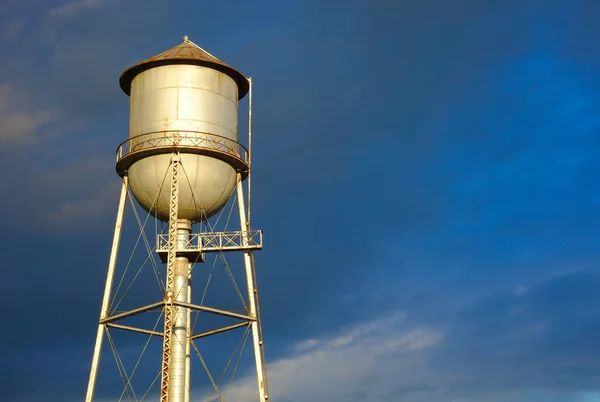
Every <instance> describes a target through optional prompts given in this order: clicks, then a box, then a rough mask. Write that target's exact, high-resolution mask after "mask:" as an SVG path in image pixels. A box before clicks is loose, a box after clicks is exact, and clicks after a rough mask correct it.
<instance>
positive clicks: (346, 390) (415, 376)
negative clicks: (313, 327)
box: [198, 313, 444, 402]
mask: <svg viewBox="0 0 600 402" xmlns="http://www.w3.org/2000/svg"><path fill="white" fill-rule="evenodd" d="M403 317H404V314H402V313H398V314H396V315H392V316H390V317H383V318H379V319H376V320H373V321H368V322H363V323H361V324H359V325H356V326H353V327H351V328H347V329H344V330H342V331H340V332H339V333H337V334H334V335H332V336H329V337H323V338H319V339H308V340H303V341H300V342H298V343H297V344H296V345H295V347H294V348H293V349H294V350H295V351H296V354H295V355H293V356H289V357H285V358H281V359H279V360H276V361H274V362H272V363H270V364H269V365H268V373H269V383H270V384H271V389H270V393H271V398H272V399H275V400H281V401H304V400H316V399H319V400H327V401H342V400H344V401H365V400H366V401H371V400H373V401H375V400H378V401H379V400H392V399H395V397H396V396H397V395H401V394H402V395H405V396H406V399H403V400H406V401H421V400H426V399H422V398H421V397H417V398H415V397H414V395H412V394H413V393H414V392H417V393H419V392H420V391H418V390H426V391H427V392H426V394H430V393H431V395H433V393H435V390H436V388H438V387H441V386H442V385H441V384H436V380H435V376H433V375H432V374H431V372H430V371H429V369H428V367H427V356H428V352H429V349H432V348H434V347H435V346H436V345H438V343H439V342H440V341H441V340H442V339H443V337H444V334H443V333H442V332H439V331H437V330H433V329H428V328H411V327H408V325H407V323H406V322H405V321H404V319H403ZM413 391H414V392H413ZM256 393H257V390H256V379H255V377H254V374H253V372H252V371H251V372H250V374H248V376H247V377H246V378H244V379H243V380H241V381H240V382H239V383H238V386H235V387H233V388H232V389H231V390H230V391H229V393H228V395H227V397H228V398H229V399H231V400H236V401H242V402H244V401H253V400H256ZM420 398H421V399H420ZM198 400H199V401H200V400H206V397H204V398H200V399H198Z"/></svg>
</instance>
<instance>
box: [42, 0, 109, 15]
mask: <svg viewBox="0 0 600 402" xmlns="http://www.w3.org/2000/svg"><path fill="white" fill-rule="evenodd" d="M117 1H119V0H79V1H72V2H70V3H65V4H63V5H62V6H59V7H55V8H52V9H50V11H48V14H50V15H52V16H57V17H64V18H69V17H73V16H74V15H76V14H78V13H79V12H81V11H85V10H89V9H99V8H100V7H102V6H104V5H106V4H109V3H116V2H117Z"/></svg>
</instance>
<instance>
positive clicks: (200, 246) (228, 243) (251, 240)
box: [156, 230, 262, 253]
mask: <svg viewBox="0 0 600 402" xmlns="http://www.w3.org/2000/svg"><path fill="white" fill-rule="evenodd" d="M244 236H247V239H248V243H247V244H246V245H244ZM168 240H169V235H168V234H167V233H165V234H159V235H158V236H157V241H156V251H157V252H159V253H160V252H166V251H167V250H168V247H169V241H168ZM177 241H178V245H177V251H202V252H217V251H237V250H252V249H258V250H260V249H262V230H249V231H237V232H206V233H194V234H191V235H189V238H187V239H185V240H181V239H178V240H177Z"/></svg>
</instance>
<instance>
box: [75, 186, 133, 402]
mask: <svg viewBox="0 0 600 402" xmlns="http://www.w3.org/2000/svg"><path fill="white" fill-rule="evenodd" d="M127 186H128V180H127V176H124V177H123V185H122V186H121V197H120V198H119V208H118V210H117V219H116V223H115V232H114V235H113V242H112V248H111V251H110V258H109V260H108V273H107V274H106V285H105V286H104V297H103V299H102V307H101V309H100V320H102V319H104V318H106V316H107V315H108V307H109V306H108V304H109V302H110V293H111V290H112V284H113V279H114V276H115V265H116V263H117V255H118V253H119V243H120V240H121V228H122V227H123V217H124V215H125V205H126V203H127ZM105 327H106V326H105V325H104V324H98V331H97V332H96V344H95V346H94V355H93V357H92V367H91V370H90V379H89V382H88V387H87V393H86V395H85V401H86V402H92V399H93V398H94V390H95V388H96V377H97V374H98V364H99V363H100V354H101V352H102V340H103V339H104V329H105Z"/></svg>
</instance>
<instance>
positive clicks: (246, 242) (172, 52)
mask: <svg viewBox="0 0 600 402" xmlns="http://www.w3.org/2000/svg"><path fill="white" fill-rule="evenodd" d="M119 83H120V86H121V88H122V90H123V91H124V92H125V93H126V94H127V95H129V96H130V121H129V138H128V139H127V140H126V141H125V142H123V143H122V144H121V145H120V146H119V147H118V149H117V162H116V170H117V173H118V174H119V176H121V178H122V182H123V184H122V189H121V196H120V200H119V205H118V211H117V218H116V225H115V231H114V237H113V243H112V249H111V253H110V258H109V264H108V274H107V278H106V285H105V290H104V297H103V300H102V307H101V312H100V319H99V323H98V331H97V336H96V342H95V347H94V354H93V358H92V365H91V372H90V378H89V383H88V388H87V395H86V402H91V401H92V400H93V397H94V390H95V385H96V378H97V374H98V367H99V361H100V356H101V350H102V343H103V340H104V338H105V336H106V335H108V330H109V328H115V329H118V330H126V331H132V332H137V333H142V334H146V335H149V336H158V337H162V363H161V371H160V382H159V383H160V390H159V393H160V401H161V402H166V401H169V402H188V401H189V400H190V388H191V384H190V362H189V359H190V345H192V346H193V345H194V340H195V339H199V338H204V337H207V336H212V335H217V334H220V333H224V332H227V331H231V330H234V329H236V328H242V327H246V329H247V331H248V333H251V337H252V344H253V348H254V361H255V365H256V375H257V385H258V397H259V401H260V402H265V401H267V400H268V399H269V396H268V388H267V381H266V369H265V358H264V349H263V341H262V330H261V326H260V314H259V311H260V310H259V309H258V292H257V287H256V276H255V269H254V256H253V250H256V249H261V248H262V232H261V231H260V230H252V229H251V228H250V221H249V215H250V207H249V204H250V163H251V153H250V152H249V151H248V150H246V148H245V147H244V146H242V145H241V144H240V143H239V142H238V101H239V100H240V99H242V98H244V97H245V96H246V95H247V94H249V108H248V116H249V124H248V149H249V150H251V116H252V113H251V110H252V81H251V79H250V78H247V77H245V76H244V75H243V74H241V73H240V72H239V71H237V70H235V69H234V68H232V67H230V66H229V65H227V64H225V63H223V62H222V61H220V60H219V59H217V58H216V57H214V56H213V55H211V54H210V53H208V52H206V51H205V50H203V49H202V48H200V47H199V46H197V45H196V44H194V43H193V42H191V41H190V40H189V39H188V38H187V37H184V41H183V43H181V44H180V45H177V46H175V47H173V48H172V49H169V50H167V51H165V52H163V53H161V54H159V55H157V56H154V57H152V58H150V59H147V60H145V61H143V62H141V63H138V64H136V65H134V66H132V67H130V68H129V69H127V70H126V71H125V72H124V73H123V74H122V75H121V78H120V81H119ZM244 182H246V184H247V193H246V195H244V185H243V183H244ZM165 183H166V185H165V186H163V184H165ZM234 193H235V194H234ZM132 196H133V198H135V201H136V202H137V204H138V205H139V206H141V207H142V208H143V209H144V210H145V211H146V213H147V214H149V215H151V216H153V217H154V218H156V219H157V220H158V221H160V222H164V223H167V224H168V230H167V232H166V233H157V236H156V238H157V240H156V246H155V247H154V249H153V250H152V251H153V252H154V253H155V254H156V255H157V256H158V257H159V258H160V260H161V261H162V263H164V264H166V270H165V271H166V272H165V273H166V281H165V282H164V283H165V285H164V292H163V295H162V296H161V297H157V299H159V301H157V302H155V303H151V304H147V305H143V306H141V307H137V308H134V309H130V310H127V311H123V312H115V310H113V309H112V308H111V302H110V300H111V297H112V296H113V289H112V287H113V282H114V277H115V266H116V264H117V254H118V250H119V245H120V243H121V228H122V225H123V219H124V215H125V209H126V208H125V206H126V203H127V199H128V197H129V198H130V199H131V200H133V198H132ZM230 199H234V200H235V201H237V206H238V213H239V230H235V231H222V232H219V231H214V230H211V227H210V225H209V224H208V223H207V222H208V220H209V218H210V217H212V216H213V215H215V214H217V213H218V212H219V211H221V210H222V209H223V207H224V206H225V205H226V204H227V202H228V201H229V200H230ZM194 225H196V226H198V227H199V228H200V231H199V232H197V233H193V231H192V228H193V227H194ZM224 252H238V253H242V254H243V262H244V270H245V279H246V284H247V293H248V299H247V302H248V304H247V307H246V306H244V307H246V308H245V310H246V312H245V313H244V314H241V313H239V312H235V311H231V310H228V309H220V308H215V307H209V306H206V305H203V304H202V303H200V304H195V303H193V301H192V298H191V291H192V285H191V283H192V282H191V274H192V271H191V270H192V268H191V267H192V263H195V262H203V261H204V259H205V255H206V254H208V253H224ZM157 310H158V311H162V315H161V316H162V317H164V319H163V324H164V325H163V328H162V331H156V330H148V329H144V328H140V327H136V326H130V325H123V324H122V323H119V321H120V320H123V319H126V318H129V317H133V316H137V315H140V314H143V313H146V312H150V311H157ZM195 311H197V312H204V313H209V314H217V315H220V316H225V317H229V318H233V319H236V320H238V321H239V322H238V323H236V324H233V325H228V326H222V327H219V328H215V329H212V330H210V331H204V332H202V333H196V334H194V333H193V326H192V325H191V321H190V314H191V312H195ZM131 376H133V373H132V374H131ZM126 377H127V383H126V384H125V390H127V387H128V386H130V384H129V383H130V382H131V377H130V376H129V375H126ZM211 382H213V386H214V387H215V389H216V392H217V394H218V396H219V398H220V399H224V398H223V396H222V394H221V393H220V392H219V389H218V387H216V385H215V384H214V381H213V380H212V377H211ZM124 392H125V391H124Z"/></svg>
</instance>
